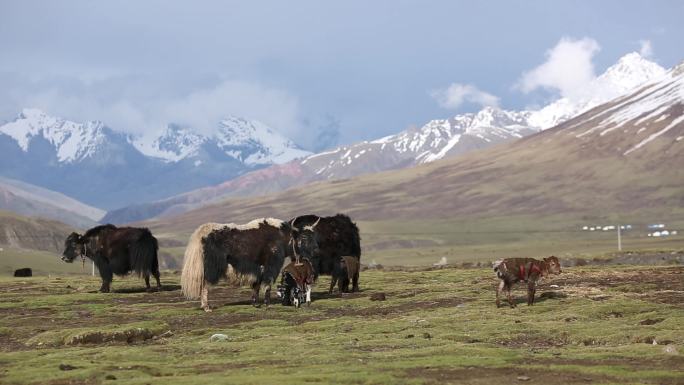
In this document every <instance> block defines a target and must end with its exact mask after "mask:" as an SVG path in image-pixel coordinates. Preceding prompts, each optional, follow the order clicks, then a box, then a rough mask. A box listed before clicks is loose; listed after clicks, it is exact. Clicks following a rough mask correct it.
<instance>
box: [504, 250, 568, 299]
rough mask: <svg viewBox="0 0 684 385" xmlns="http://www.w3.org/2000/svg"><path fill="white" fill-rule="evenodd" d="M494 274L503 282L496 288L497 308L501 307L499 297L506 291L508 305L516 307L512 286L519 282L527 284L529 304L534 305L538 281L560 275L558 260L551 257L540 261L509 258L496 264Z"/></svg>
mask: <svg viewBox="0 0 684 385" xmlns="http://www.w3.org/2000/svg"><path fill="white" fill-rule="evenodd" d="M494 272H496V276H497V277H498V278H499V279H500V280H501V281H500V282H499V285H498V287H497V288H496V306H497V307H499V306H500V301H499V296H500V295H501V294H502V293H503V292H504V290H505V291H506V294H507V298H508V303H509V305H510V306H511V307H515V302H514V301H513V298H512V297H511V286H513V284H515V283H517V282H521V281H522V282H527V304H528V305H533V304H534V294H535V292H536V285H537V281H538V280H540V279H542V278H543V277H546V276H548V275H549V274H560V273H561V267H560V262H559V261H558V258H556V257H554V256H551V257H548V258H544V259H543V260H541V261H539V260H537V259H534V258H508V259H504V260H501V261H497V262H495V263H494Z"/></svg>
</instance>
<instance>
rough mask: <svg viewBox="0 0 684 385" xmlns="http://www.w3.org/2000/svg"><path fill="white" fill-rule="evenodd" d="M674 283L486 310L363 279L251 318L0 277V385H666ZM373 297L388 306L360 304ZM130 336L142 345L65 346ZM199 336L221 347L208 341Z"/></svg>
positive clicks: (438, 277)
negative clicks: (353, 288) (524, 380)
mask: <svg viewBox="0 0 684 385" xmlns="http://www.w3.org/2000/svg"><path fill="white" fill-rule="evenodd" d="M682 274H684V268H681V267H662V268H656V267H654V268H644V267H640V268H636V267H614V266H613V267H610V268H598V267H584V268H572V269H565V271H564V273H563V274H562V275H560V276H557V277H554V278H552V279H551V280H549V281H547V282H545V283H544V284H543V285H542V287H541V288H540V289H539V291H538V297H539V296H540V295H543V294H542V293H544V292H555V293H556V295H555V296H549V295H544V298H540V299H539V300H538V303H537V304H535V306H532V307H528V306H524V305H522V304H521V305H520V306H518V307H517V308H515V309H510V308H508V307H505V308H500V309H497V308H496V307H495V306H494V289H493V288H494V285H495V283H496V282H495V279H494V277H493V275H492V274H491V271H490V270H489V269H471V270H461V269H442V270H435V271H413V272H406V271H391V272H389V271H364V272H362V275H361V284H362V289H363V292H362V293H359V294H350V295H342V296H340V295H337V294H335V295H333V296H327V295H323V294H319V293H320V292H321V291H322V290H323V288H324V287H326V285H327V283H328V282H329V281H328V279H329V278H328V277H323V278H322V279H321V282H319V284H318V287H317V289H316V290H315V294H317V295H315V296H314V303H313V304H312V306H311V307H309V308H306V307H305V308H301V309H294V308H292V307H283V306H281V305H279V304H275V305H271V306H270V307H268V308H266V307H261V308H254V307H252V306H250V305H248V304H243V303H244V301H246V300H247V299H248V298H249V291H248V290H247V289H245V288H232V287H230V286H227V285H225V284H222V285H220V286H218V287H215V288H213V289H212V292H211V301H212V304H213V305H214V306H216V308H215V310H214V312H213V313H209V314H206V313H204V312H202V311H200V310H199V309H198V303H197V301H186V300H184V299H183V298H181V296H180V292H179V291H178V290H177V286H176V285H177V284H178V276H177V275H171V274H168V273H167V274H164V275H163V277H162V278H163V279H162V281H163V283H164V285H165V286H166V287H167V288H168V290H165V291H163V292H160V293H144V292H141V291H140V290H139V289H141V288H142V286H143V283H142V281H141V280H139V279H137V278H125V279H115V281H114V283H113V289H114V291H115V292H114V293H110V294H99V293H91V291H93V290H96V289H97V288H98V287H99V281H98V280H97V279H94V278H90V277H79V276H64V277H51V278H45V277H35V278H28V279H13V278H9V277H7V278H0V313H1V314H2V317H0V383H3V384H4V383H8V384H49V383H54V384H58V383H75V384H79V383H88V384H99V383H103V384H107V383H117V384H146V383H164V384H190V383H235V384H271V383H278V384H301V383H341V384H356V383H374V384H388V383H392V384H420V383H459V382H463V381H467V382H468V383H510V382H511V381H514V380H515V377H516V376H519V375H526V376H528V377H530V378H531V380H530V381H529V383H539V384H542V383H615V384H617V383H620V384H630V383H653V384H657V383H681V382H684V370H683V369H684V357H682V355H681V352H682V350H684V335H682V334H681V325H682V323H683V322H684V308H683V307H682V303H683V301H684V298H683V297H682V294H681V293H682V292H684V282H682V280H681V276H682ZM551 284H556V285H558V286H559V288H556V289H554V288H551V286H550V285H551ZM376 292H384V293H385V294H386V295H387V300H386V301H371V300H370V299H369V296H370V294H372V293H376ZM524 294H525V293H524V291H523V290H522V288H518V289H517V290H516V291H515V292H514V295H515V297H516V298H518V299H520V300H522V298H523V297H524ZM547 297H548V298H547ZM645 320H655V321H656V322H655V323H653V324H651V325H642V324H641V323H642V322H643V321H645ZM136 329H145V330H148V331H149V332H150V333H151V335H153V337H152V338H148V339H146V340H144V341H142V340H133V341H131V342H130V343H127V342H122V341H121V340H118V341H114V342H111V341H109V342H96V343H82V344H79V343H76V344H70V342H69V341H72V340H73V339H74V337H75V336H76V337H77V336H82V335H89V334H93V333H97V332H100V333H104V334H105V335H110V334H112V333H125V332H127V331H131V330H136ZM214 333H223V334H226V335H227V336H228V340H227V341H224V342H210V341H209V338H210V336H211V335H212V334H214ZM653 339H655V340H656V341H657V342H659V344H658V345H653V344H652V343H651V342H652V340H653ZM78 341H81V340H78ZM86 341H87V339H86ZM665 343H667V344H670V345H672V346H675V347H676V349H678V350H679V351H680V354H668V353H666V352H664V350H663V349H664V345H663V344H665ZM60 364H70V365H73V366H75V367H76V369H74V370H69V371H62V370H60V369H59V368H58V367H59V365H60ZM108 375H109V376H114V377H115V378H116V380H115V381H114V380H107V379H106V376H108Z"/></svg>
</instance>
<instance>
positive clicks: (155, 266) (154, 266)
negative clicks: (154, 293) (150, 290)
mask: <svg viewBox="0 0 684 385" xmlns="http://www.w3.org/2000/svg"><path fill="white" fill-rule="evenodd" d="M152 275H153V276H154V279H155V280H157V290H158V291H161V288H162V285H161V281H160V280H159V261H157V260H156V259H154V260H153V262H152Z"/></svg>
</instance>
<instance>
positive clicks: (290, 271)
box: [278, 258, 315, 307]
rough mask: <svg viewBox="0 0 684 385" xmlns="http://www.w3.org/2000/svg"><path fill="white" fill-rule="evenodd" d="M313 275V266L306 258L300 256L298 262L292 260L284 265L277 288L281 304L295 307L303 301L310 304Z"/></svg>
mask: <svg viewBox="0 0 684 385" xmlns="http://www.w3.org/2000/svg"><path fill="white" fill-rule="evenodd" d="M314 277H315V274H314V269H313V266H312V265H311V261H309V259H307V258H301V259H300V262H299V263H297V262H296V261H292V262H290V263H289V264H288V265H287V266H285V267H284V268H283V273H282V280H281V286H280V287H279V288H278V290H279V291H278V293H279V295H280V296H282V302H283V305H294V306H295V307H299V306H300V305H301V304H303V303H306V304H307V305H310V304H311V287H312V286H313V283H314ZM281 290H282V291H281Z"/></svg>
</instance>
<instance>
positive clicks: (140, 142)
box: [132, 124, 206, 162]
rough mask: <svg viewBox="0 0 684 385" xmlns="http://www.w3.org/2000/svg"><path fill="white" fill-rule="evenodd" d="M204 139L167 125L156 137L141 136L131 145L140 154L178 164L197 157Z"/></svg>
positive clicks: (186, 130) (180, 128)
mask: <svg viewBox="0 0 684 385" xmlns="http://www.w3.org/2000/svg"><path fill="white" fill-rule="evenodd" d="M205 141H206V138H205V137H203V136H201V135H198V134H195V133H193V132H192V131H190V130H189V129H186V128H182V127H180V126H177V125H175V124H169V125H168V126H167V127H166V129H165V130H164V131H162V132H161V134H159V135H158V136H152V137H150V136H141V137H138V138H136V139H134V140H133V142H132V143H133V145H134V146H135V148H137V149H138V151H140V152H141V153H143V154H145V155H147V156H151V157H153V158H159V159H163V160H164V161H167V162H178V161H179V160H181V159H185V158H188V157H191V156H194V155H197V153H198V151H199V147H200V146H201V145H202V143H204V142H205Z"/></svg>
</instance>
